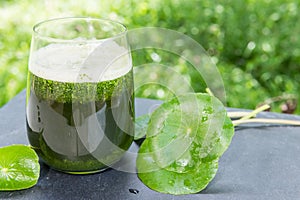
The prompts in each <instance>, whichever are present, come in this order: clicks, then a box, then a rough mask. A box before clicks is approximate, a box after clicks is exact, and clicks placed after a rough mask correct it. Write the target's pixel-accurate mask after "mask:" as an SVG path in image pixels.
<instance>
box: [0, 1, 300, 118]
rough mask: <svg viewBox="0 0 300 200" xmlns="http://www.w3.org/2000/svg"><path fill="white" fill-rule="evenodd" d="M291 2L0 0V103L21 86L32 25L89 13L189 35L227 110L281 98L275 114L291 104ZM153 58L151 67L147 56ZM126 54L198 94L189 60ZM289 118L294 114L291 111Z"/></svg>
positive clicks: (295, 91)
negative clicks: (167, 69)
mask: <svg viewBox="0 0 300 200" xmlns="http://www.w3.org/2000/svg"><path fill="white" fill-rule="evenodd" d="M299 4H300V3H299V2H298V1H296V0H246V1H235V0H226V1H222V2H220V1H217V0H211V1H201V0H191V1H183V0H165V1H158V0H151V1H150V0H146V1H142V2H141V1H137V0H128V1H121V0H114V1H94V0H86V1H84V0H78V1H73V0H65V1H59V0H44V1H39V0H23V1H16V0H15V1H14V0H10V1H7V0H6V1H5V0H4V1H3V0H2V1H0V17H1V19H2V20H1V24H0V38H1V39H0V66H1V68H0V97H1V98H0V105H3V104H5V103H6V102H7V101H9V100H10V99H11V98H12V97H14V96H15V95H16V94H17V93H18V92H20V91H21V90H22V89H24V88H25V85H26V77H27V75H26V74H27V72H26V71H27V70H26V69H27V61H28V55H29V47H30V38H31V29H32V26H33V25H34V24H36V23H37V22H39V21H42V20H45V19H49V18H53V17H65V16H93V17H101V18H109V19H112V20H117V21H120V22H122V23H124V24H125V25H127V27H128V28H129V29H133V28H137V27H146V26H154V27H164V28H169V29H173V30H176V31H179V32H182V33H184V34H186V35H188V36H190V37H192V38H193V39H195V40H196V41H198V42H199V43H200V44H201V45H202V46H203V47H204V48H205V49H206V50H207V51H208V53H209V54H210V55H211V56H212V59H213V60H214V62H215V63H216V65H217V66H218V69H219V71H220V72H221V75H222V77H223V80H224V84H225V89H226V93H227V105H228V106H230V107H241V108H249V109H254V108H255V107H256V106H257V105H258V104H260V103H263V102H264V101H267V100H268V99H270V98H273V99H280V100H281V101H279V102H278V103H275V104H273V105H272V110H273V111H278V112H280V111H281V109H280V105H281V104H282V103H284V102H285V101H286V100H287V99H290V98H291V97H292V98H295V99H296V102H297V103H298V104H299V91H300V84H299V80H300V73H299V65H300V64H299V63H300V49H299V46H300V37H298V35H299V32H300V24H299V23H298V21H299V20H300V15H298V14H297V13H299V8H300V5H299ZM154 54H157V55H158V56H159V58H160V59H158V60H159V61H158V62H157V59H156V61H155V59H153V56H152V57H151V55H154ZM133 57H134V62H135V64H136V65H138V64H141V63H142V62H147V61H148V62H157V63H158V64H164V65H165V64H167V65H169V66H170V65H172V66H175V67H174V69H175V70H177V71H178V72H179V73H181V74H183V76H185V77H186V78H187V80H188V81H190V83H191V85H192V86H193V88H194V90H196V91H203V90H204V85H203V84H202V83H201V80H199V79H198V77H197V76H196V75H195V72H194V71H193V70H192V69H191V67H189V63H186V62H184V61H183V60H182V59H180V58H178V57H174V55H171V54H170V53H169V54H168V53H166V52H160V51H157V50H147V51H143V52H136V53H135V55H133ZM156 58H157V56H156ZM158 75H160V74H159V73H158ZM162 76H163V75H160V76H157V78H163V77H162ZM165 76H166V75H165ZM199 81H200V84H199ZM137 95H138V96H142V97H151V98H167V97H168V91H167V90H166V89H165V88H161V87H159V86H150V87H147V88H146V87H141V88H139V90H138V91H137ZM274 97H279V98H274ZM295 113H297V114H299V113H300V108H299V106H298V108H297V110H296V111H295Z"/></svg>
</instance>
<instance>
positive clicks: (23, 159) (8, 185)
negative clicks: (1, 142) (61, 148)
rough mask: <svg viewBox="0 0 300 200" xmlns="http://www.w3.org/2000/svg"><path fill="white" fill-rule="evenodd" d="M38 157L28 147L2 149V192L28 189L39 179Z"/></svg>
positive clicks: (0, 165) (0, 151) (0, 164)
mask: <svg viewBox="0 0 300 200" xmlns="http://www.w3.org/2000/svg"><path fill="white" fill-rule="evenodd" d="M38 160H39V159H38V156H37V154H36V153H35V151H34V150H33V149H31V148H30V147H29V146H26V145H11V146H6V147H2V148H0V191H11V190H21V189H27V188H30V187H32V186H34V185H35V184H36V183H37V181H38V178H39V174H40V165H39V162H38Z"/></svg>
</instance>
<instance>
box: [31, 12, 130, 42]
mask: <svg viewBox="0 0 300 200" xmlns="http://www.w3.org/2000/svg"><path fill="white" fill-rule="evenodd" d="M62 20H84V21H89V20H90V21H98V22H108V23H110V24H113V25H117V26H119V27H121V29H122V30H121V31H120V32H119V33H117V34H113V35H112V36H111V37H107V38H101V39H85V40H74V39H75V38H74V39H62V38H57V37H51V36H47V35H43V34H41V33H40V32H39V31H38V28H39V27H41V26H44V25H46V24H49V23H51V22H58V21H62ZM32 30H33V34H34V35H35V36H38V37H39V38H41V39H45V40H51V41H55V42H66V43H68V42H72V43H76V42H78V43H82V42H83V41H84V42H86V43H90V42H91V43H93V42H100V41H104V40H113V39H116V38H120V37H124V35H126V33H127V27H126V26H125V25H124V24H122V23H121V22H118V21H114V20H110V19H105V18H96V17H58V18H51V19H47V20H44V21H41V22H38V23H37V24H35V25H34V26H33V28H32Z"/></svg>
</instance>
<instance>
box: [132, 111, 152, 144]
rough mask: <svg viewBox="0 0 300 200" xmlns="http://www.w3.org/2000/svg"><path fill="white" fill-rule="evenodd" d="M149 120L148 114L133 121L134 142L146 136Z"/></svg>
mask: <svg viewBox="0 0 300 200" xmlns="http://www.w3.org/2000/svg"><path fill="white" fill-rule="evenodd" d="M149 120H150V115H149V114H146V115H142V116H140V117H138V118H136V119H135V132H134V140H139V139H142V138H143V137H145V136H146V132H147V126H148V122H149Z"/></svg>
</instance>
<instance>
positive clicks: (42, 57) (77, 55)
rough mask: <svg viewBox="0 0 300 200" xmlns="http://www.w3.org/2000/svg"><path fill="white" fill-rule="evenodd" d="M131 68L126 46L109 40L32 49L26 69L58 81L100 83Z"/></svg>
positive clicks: (123, 73)
mask: <svg viewBox="0 0 300 200" xmlns="http://www.w3.org/2000/svg"><path fill="white" fill-rule="evenodd" d="M131 68H132V63H131V59H130V55H129V52H128V50H127V49H125V48H124V47H121V46H119V45H118V44H117V43H116V42H114V41H112V40H106V41H102V42H101V43H100V42H97V43H96V42H95V43H93V42H89V43H88V42H87V43H83V44H80V43H78V42H74V44H72V43H66V44H50V45H48V46H46V47H43V48H40V49H39V50H37V51H35V52H32V53H31V55H30V61H29V71H30V72H32V73H33V74H35V75H36V76H39V77H41V78H44V79H48V80H54V81H59V82H71V83H74V82H75V83H77V82H102V81H108V80H113V79H116V78H119V77H121V76H123V75H125V74H126V73H128V72H129V71H130V70H131Z"/></svg>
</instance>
